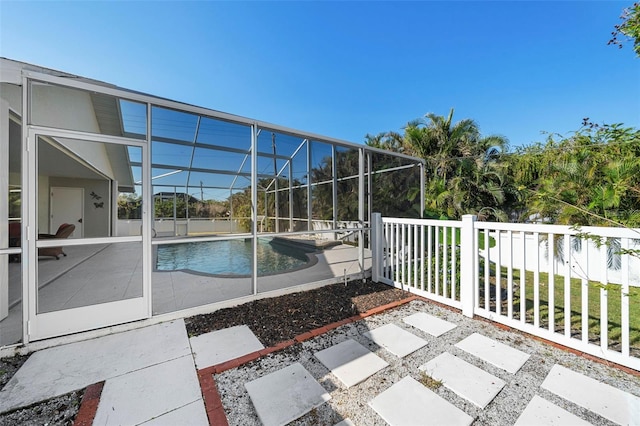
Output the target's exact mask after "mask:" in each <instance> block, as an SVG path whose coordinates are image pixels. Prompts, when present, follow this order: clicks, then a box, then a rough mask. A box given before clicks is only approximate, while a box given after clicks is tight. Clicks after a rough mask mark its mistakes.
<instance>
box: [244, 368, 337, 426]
mask: <svg viewBox="0 0 640 426" xmlns="http://www.w3.org/2000/svg"><path fill="white" fill-rule="evenodd" d="M244 387H245V388H246V389H247V392H248V393H249V397H250V398H251V402H253V406H254V407H255V409H256V412H257V413H258V417H259V418H260V421H261V422H262V424H263V425H264V426H279V425H285V424H287V423H289V422H291V421H293V420H295V419H297V418H299V417H301V416H303V415H305V414H306V413H308V412H309V411H311V410H313V409H314V408H316V407H318V406H320V405H322V404H323V403H325V402H326V401H328V400H330V399H331V395H329V394H328V393H327V391H326V390H324V388H323V387H322V386H321V385H320V383H318V382H317V381H316V380H315V379H314V378H313V376H312V375H311V373H309V372H308V371H307V370H305V368H304V367H303V366H302V364H300V363H299V362H296V363H295V364H293V365H290V366H288V367H285V368H282V369H280V370H278V371H275V372H273V373H271V374H267V375H266V376H263V377H261V378H259V379H256V380H253V381H251V382H247V383H245V384H244Z"/></svg>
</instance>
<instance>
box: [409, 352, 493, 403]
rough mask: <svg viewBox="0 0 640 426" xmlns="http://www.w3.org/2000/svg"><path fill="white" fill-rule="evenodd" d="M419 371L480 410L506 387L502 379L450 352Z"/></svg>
mask: <svg viewBox="0 0 640 426" xmlns="http://www.w3.org/2000/svg"><path fill="white" fill-rule="evenodd" d="M419 369H420V370H421V371H424V372H425V373H426V374H428V375H429V376H431V377H432V378H434V379H436V380H440V381H442V384H443V385H444V386H445V387H446V388H448V389H451V390H452V391H453V392H455V393H456V394H457V395H459V396H461V397H462V398H464V399H467V400H469V401H471V402H473V403H474V404H475V405H477V406H478V407H480V408H484V407H486V406H487V405H488V404H489V403H490V402H491V401H493V398H495V397H496V395H497V394H498V393H499V392H500V391H501V390H502V388H503V387H504V385H505V382H504V381H502V380H501V379H499V378H497V377H495V376H493V375H491V374H489V373H487V372H486V371H484V370H482V369H480V368H478V367H476V366H475V365H472V364H469V363H468V362H466V361H464V360H462V359H460V358H458V357H457V356H454V355H451V354H450V353H448V352H444V353H442V354H440V355H438V356H437V357H435V358H434V359H432V360H431V361H429V362H427V363H426V364H424V365H421V366H420V367H419Z"/></svg>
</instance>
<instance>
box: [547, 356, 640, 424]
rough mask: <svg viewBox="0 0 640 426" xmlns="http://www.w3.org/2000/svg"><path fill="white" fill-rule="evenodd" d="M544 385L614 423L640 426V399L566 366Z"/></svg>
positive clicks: (553, 372)
mask: <svg viewBox="0 0 640 426" xmlns="http://www.w3.org/2000/svg"><path fill="white" fill-rule="evenodd" d="M541 386H542V388H543V389H546V390H548V391H549V392H553V393H555V394H556V395H558V396H560V397H562V398H564V399H566V400H567V401H571V402H573V403H574V404H577V405H579V406H580V407H583V408H586V409H588V410H591V411H593V412H594V413H596V414H599V415H601V416H602V417H605V418H607V419H609V420H611V421H612V422H615V423H618V424H624V425H627V424H628V425H638V424H640V397H637V396H635V395H632V394H630V393H628V392H624V391H622V390H620V389H617V388H614V387H613V386H610V385H607V384H605V383H602V382H599V381H597V380H595V379H592V378H590V377H587V376H585V375H583V374H580V373H577V372H575V371H572V370H570V369H568V368H566V367H562V366H560V365H557V364H556V365H554V366H553V368H551V371H549V374H548V375H547V377H546V378H545V379H544V382H542V385H541Z"/></svg>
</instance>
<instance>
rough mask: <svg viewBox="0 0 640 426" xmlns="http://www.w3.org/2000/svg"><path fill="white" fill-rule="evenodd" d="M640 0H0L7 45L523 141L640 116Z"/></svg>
mask: <svg viewBox="0 0 640 426" xmlns="http://www.w3.org/2000/svg"><path fill="white" fill-rule="evenodd" d="M631 3H632V0H628V1H623V2H618V1H606V2H592V1H585V2H580V1H571V2H552V1H536V2H523V1H512V2H509V1H493V2H485V1H474V2H456V1H449V2H432V1H424V2H368V1H354V2H144V1H138V2H76V1H68V2H56V1H47V2H11V1H4V0H2V1H0V56H4V57H8V58H11V59H16V60H21V61H25V62H29V63H33V64H36V65H42V66H45V67H49V68H54V69H59V70H62V71H67V72H71V73H74V74H79V75H81V76H84V77H90V78H95V79H98V80H103V81H106V82H109V83H113V84H116V85H119V86H122V87H125V88H129V89H134V90H139V91H143V92H147V93H150V94H154V95H158V96H163V97H167V98H171V99H174V100H178V101H182V102H187V103H191V104H196V105H199V106H204V107H208V108H212V109H216V110H220V111H225V112H229V113H233V114H238V115H242V116H247V117H251V118H255V119H258V120H263V121H268V122H272V123H277V124H281V125H284V126H287V127H291V128H295V129H300V130H305V131H310V132H315V133H319V134H323V135H327V136H332V137H336V138H340V139H344V140H348V141H351V142H362V141H363V140H364V135H365V134H367V133H372V134H375V133H378V132H382V131H387V130H398V131H400V130H401V128H402V126H403V125H404V124H406V122H407V121H409V120H412V119H414V118H418V117H421V116H423V115H424V114H426V113H427V112H434V113H436V114H440V115H446V114H447V113H448V111H449V109H450V108H451V107H454V108H455V115H454V120H459V119H462V118H472V119H474V120H476V121H477V122H478V124H479V126H480V129H481V131H482V133H483V134H484V135H489V134H501V135H504V136H506V137H507V138H509V140H510V142H511V145H512V146H517V145H523V144H524V145H527V144H530V143H532V142H534V141H541V140H543V139H544V137H545V136H543V135H541V134H540V132H541V131H549V132H557V133H562V134H567V135H568V134H570V132H571V131H574V130H577V129H578V128H579V127H580V123H581V121H582V118H584V117H589V118H591V119H592V120H593V121H595V122H597V123H602V122H606V123H619V122H622V123H625V124H626V125H628V126H633V127H636V128H637V127H640V58H637V57H636V56H635V54H634V52H633V50H632V48H631V44H627V45H626V46H625V47H624V48H623V49H618V48H617V47H614V46H607V41H608V40H609V38H610V33H611V31H612V30H613V26H614V25H615V24H617V23H619V22H620V19H619V16H620V14H621V11H622V9H623V8H624V7H627V6H629V5H631Z"/></svg>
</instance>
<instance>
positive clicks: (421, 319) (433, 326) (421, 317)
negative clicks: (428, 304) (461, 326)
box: [402, 312, 457, 337]
mask: <svg viewBox="0 0 640 426" xmlns="http://www.w3.org/2000/svg"><path fill="white" fill-rule="evenodd" d="M402 321H404V322H405V323H406V324H409V325H410V326H413V327H415V328H418V329H420V330H422V331H424V332H425V333H428V334H430V335H432V336H434V337H439V336H441V335H443V334H444V333H446V332H447V331H451V330H453V329H454V328H456V327H457V326H456V325H455V324H454V323H452V322H449V321H445V320H443V319H440V318H438V317H434V316H433V315H429V314H427V313H425V312H417V313H415V314H413V315H409V316H408V317H406V318H403V319H402Z"/></svg>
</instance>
